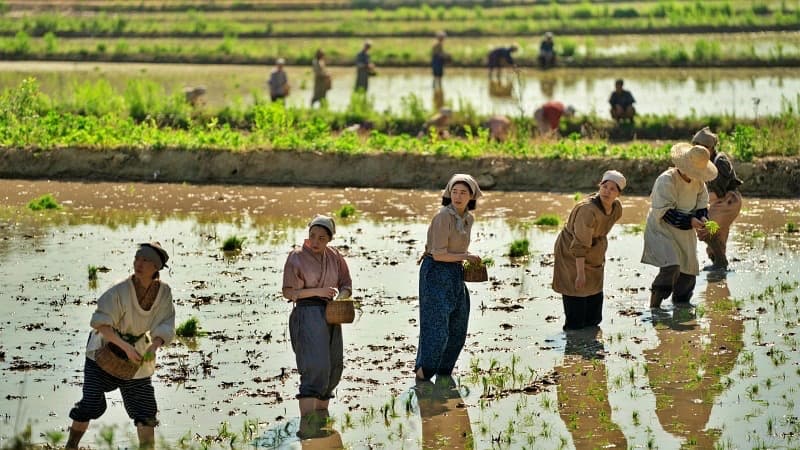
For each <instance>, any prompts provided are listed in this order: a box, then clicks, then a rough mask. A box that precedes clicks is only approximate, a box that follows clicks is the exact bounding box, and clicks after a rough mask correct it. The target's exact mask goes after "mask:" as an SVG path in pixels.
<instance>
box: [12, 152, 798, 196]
mask: <svg viewBox="0 0 800 450" xmlns="http://www.w3.org/2000/svg"><path fill="white" fill-rule="evenodd" d="M668 166H669V163H668V162H667V161H664V160H657V161H653V160H631V159H627V160H623V159H584V160H561V159H515V158H507V157H482V158H474V159H457V158H449V157H442V156H432V155H412V154H399V153H397V154H369V155H364V154H361V155H348V154H335V153H316V152H289V151H241V152H232V151H217V150H196V151H193V150H175V149H164V150H147V149H116V150H102V151H100V150H91V149H75V148H71V149H59V150H56V151H36V150H29V149H14V148H6V149H0V177H3V178H33V179H61V180H93V181H100V180H102V181H158V182H172V183H183V182H187V183H221V184H256V185H268V186H269V185H272V186H319V187H373V188H423V189H438V188H439V187H441V186H440V184H441V182H442V180H445V179H447V178H448V177H450V175H451V174H453V173H455V172H465V173H471V174H473V175H475V176H476V177H477V178H478V181H479V182H480V183H481V186H485V187H486V188H488V189H497V190H509V191H511V190H521V191H528V190H530V191H561V192H570V191H574V190H586V189H593V188H594V187H595V186H596V185H597V182H598V174H602V173H603V171H605V170H607V169H612V168H613V169H617V170H620V171H622V172H623V173H625V175H626V177H627V178H628V189H627V193H630V194H644V195H646V194H648V193H649V191H650V188H651V186H652V183H653V181H654V180H655V179H656V177H657V176H658V174H659V173H661V172H662V171H663V170H665V169H666V168H667V167H668ZM736 170H737V173H738V174H739V176H740V177H741V178H743V179H744V181H745V184H744V186H743V187H742V191H743V193H745V194H746V195H757V196H770V197H796V196H800V159H798V158H763V159H757V160H754V161H752V162H747V163H742V162H739V163H737V164H736Z"/></svg>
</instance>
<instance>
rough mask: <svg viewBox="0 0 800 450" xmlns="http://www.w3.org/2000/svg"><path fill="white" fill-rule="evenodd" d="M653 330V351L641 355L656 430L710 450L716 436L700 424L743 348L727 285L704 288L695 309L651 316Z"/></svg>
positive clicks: (739, 319) (738, 318)
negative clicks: (652, 399) (656, 342)
mask: <svg viewBox="0 0 800 450" xmlns="http://www.w3.org/2000/svg"><path fill="white" fill-rule="evenodd" d="M698 316H702V317H698ZM653 325H654V326H655V328H656V332H657V334H658V338H659V345H658V347H657V348H655V349H650V350H645V352H644V354H645V358H646V360H647V373H648V376H649V379H650V386H651V388H652V390H653V393H654V394H655V396H656V415H657V416H658V419H659V421H660V423H661V426H662V427H663V428H664V430H665V431H666V432H668V433H670V434H672V435H673V436H675V437H677V438H678V439H680V440H681V441H682V442H683V444H684V445H689V444H691V445H695V446H696V448H714V444H715V443H716V442H717V440H718V438H719V436H720V433H721V430H718V429H713V428H707V427H706V424H707V423H708V420H709V417H710V415H711V410H712V408H713V406H714V403H715V401H716V399H717V397H718V396H719V395H720V394H721V393H722V392H723V388H724V383H723V377H727V376H728V374H729V373H730V372H731V369H732V368H733V366H734V364H735V362H736V358H737V357H738V355H739V352H740V351H741V350H742V347H743V345H744V344H743V342H742V333H743V331H744V324H743V322H742V317H741V316H740V315H739V314H738V311H737V310H736V308H735V306H734V304H733V303H732V301H731V299H730V291H729V290H728V286H727V284H726V283H725V282H724V281H721V282H709V283H708V286H707V288H706V292H705V303H703V304H702V305H701V307H698V308H697V309H691V308H675V309H674V310H673V311H672V312H671V313H670V312H669V311H657V312H654V316H653Z"/></svg>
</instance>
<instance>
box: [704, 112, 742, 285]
mask: <svg viewBox="0 0 800 450" xmlns="http://www.w3.org/2000/svg"><path fill="white" fill-rule="evenodd" d="M692 143H693V144H697V145H702V146H703V147H705V148H707V149H708V153H709V155H710V158H711V162H713V163H714V166H715V167H716V168H717V177H716V178H714V179H713V180H711V181H708V182H706V187H707V188H708V204H709V206H708V219H709V220H713V221H715V222H717V224H718V225H719V229H718V230H717V232H716V233H714V234H711V233H710V232H709V231H708V230H707V229H705V228H702V229H699V230H697V237H698V238H700V240H701V241H703V242H705V243H706V245H707V246H708V247H707V249H706V253H707V254H708V257H709V259H711V262H712V264H711V265H710V266H706V267H703V270H709V271H712V272H716V271H719V272H725V271H727V270H728V257H727V256H726V254H725V253H726V251H727V244H728V235H729V233H730V231H731V225H732V224H733V221H734V220H736V218H737V217H739V211H741V209H742V194H740V193H739V186H741V185H742V180H740V179H739V177H737V176H736V171H735V170H734V169H733V164H732V163H731V160H730V158H728V155H726V154H725V153H722V152H719V151H717V147H718V146H719V138H717V135H716V134H714V133H712V132H711V130H710V129H709V128H708V127H705V128H703V129H702V130H700V131H698V132H697V134H695V135H694V137H693V138H692Z"/></svg>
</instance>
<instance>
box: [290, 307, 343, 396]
mask: <svg viewBox="0 0 800 450" xmlns="http://www.w3.org/2000/svg"><path fill="white" fill-rule="evenodd" d="M289 336H290V338H291V340H292V350H294V355H295V361H296V362H297V370H298V371H299V372H300V392H299V393H298V394H297V398H305V397H313V398H318V399H320V400H328V399H330V398H333V391H334V390H335V389H336V386H338V385H339V381H340V380H341V378H342V371H343V370H344V353H343V352H344V345H343V341H342V326H341V325H329V324H328V322H326V321H325V301H324V300H319V299H317V300H308V299H302V300H300V301H298V302H297V304H296V306H295V308H294V309H293V310H292V314H291V315H290V316H289Z"/></svg>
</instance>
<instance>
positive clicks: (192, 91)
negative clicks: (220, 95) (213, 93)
mask: <svg viewBox="0 0 800 450" xmlns="http://www.w3.org/2000/svg"><path fill="white" fill-rule="evenodd" d="M205 94H206V87H205V86H194V87H185V88H183V97H184V98H185V99H186V103H188V104H190V105H192V106H194V107H198V106H202V105H203V103H205V102H204V101H203V96H204V95H205Z"/></svg>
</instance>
